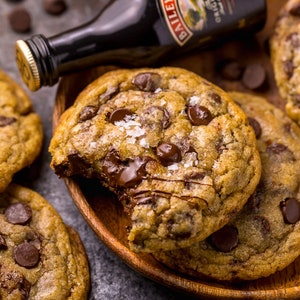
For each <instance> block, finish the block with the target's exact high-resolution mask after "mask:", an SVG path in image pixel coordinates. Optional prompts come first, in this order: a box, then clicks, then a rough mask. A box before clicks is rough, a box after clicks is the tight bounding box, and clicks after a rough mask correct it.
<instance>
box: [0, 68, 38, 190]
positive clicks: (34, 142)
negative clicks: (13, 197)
mask: <svg viewBox="0 0 300 300" xmlns="http://www.w3.org/2000/svg"><path fill="white" fill-rule="evenodd" d="M42 140H43V129H42V124H41V120H40V117H39V116H38V115H37V114H36V113H34V112H33V109H32V103H31V101H30V99H29V98H28V96H27V95H26V93H25V92H24V91H23V89H22V88H21V87H20V86H19V85H18V84H17V83H15V82H14V81H13V80H12V79H11V78H9V77H8V76H7V75H6V74H5V73H4V72H3V71H1V70H0V148H1V151H0V174H1V176H0V192H3V191H4V190H5V188H6V187H7V186H8V185H9V183H10V182H11V180H12V177H13V175H14V174H15V173H17V172H18V171H20V170H21V169H23V168H24V167H26V166H28V165H30V164H31V163H32V162H33V161H34V160H35V159H36V157H37V156H38V154H39V153H40V150H41V147H42Z"/></svg>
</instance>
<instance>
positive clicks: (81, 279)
mask: <svg viewBox="0 0 300 300" xmlns="http://www.w3.org/2000/svg"><path fill="white" fill-rule="evenodd" d="M88 290H89V268H88V262H87V257H86V254H85V249H84V247H83V245H82V243H81V240H80V237H79V235H78V234H77V232H76V231H75V230H74V229H73V228H71V227H69V226H66V225H65V224H64V223H63V221H62V219H61V217H60V216H59V215H58V213H57V212H56V211H55V210H54V208H53V207H52V206H51V205H50V204H49V203H48V202H47V201H46V200H45V199H44V198H42V196H40V195H39V194H37V193H36V192H34V191H32V190H30V189H28V188H25V187H22V186H19V185H16V184H10V185H9V186H8V188H7V189H6V191H5V192H4V193H2V194H0V298H1V299H7V300H15V299H32V300H33V299H36V300H42V299H61V300H65V299H70V300H71V299H72V300H77V299H78V300H82V299H87V293H88Z"/></svg>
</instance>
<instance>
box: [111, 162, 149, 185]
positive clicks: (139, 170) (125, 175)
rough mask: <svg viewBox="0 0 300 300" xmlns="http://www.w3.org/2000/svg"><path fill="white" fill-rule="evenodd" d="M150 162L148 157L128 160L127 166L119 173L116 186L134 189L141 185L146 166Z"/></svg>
mask: <svg viewBox="0 0 300 300" xmlns="http://www.w3.org/2000/svg"><path fill="white" fill-rule="evenodd" d="M149 160H151V158H149V157H136V158H135V159H133V160H130V161H129V163H128V165H127V166H126V167H124V168H122V170H121V171H120V172H119V175H118V177H117V182H116V183H117V185H118V186H122V187H126V188H128V187H134V186H136V185H138V184H139V183H141V181H142V180H143V178H144V177H145V175H146V169H145V167H146V164H147V162H148V161H149Z"/></svg>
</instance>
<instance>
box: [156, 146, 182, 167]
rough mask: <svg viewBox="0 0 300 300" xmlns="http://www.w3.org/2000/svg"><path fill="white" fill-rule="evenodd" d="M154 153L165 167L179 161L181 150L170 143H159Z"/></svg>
mask: <svg viewBox="0 0 300 300" xmlns="http://www.w3.org/2000/svg"><path fill="white" fill-rule="evenodd" d="M156 155H157V157H158V159H159V161H160V162H161V164H162V165H163V166H165V167H166V166H170V165H172V164H173V163H177V162H180V161H181V151H180V149H179V148H178V147H177V146H176V145H175V144H172V143H161V144H160V145H159V146H158V147H157V148H156Z"/></svg>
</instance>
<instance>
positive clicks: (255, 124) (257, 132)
mask: <svg viewBox="0 0 300 300" xmlns="http://www.w3.org/2000/svg"><path fill="white" fill-rule="evenodd" d="M248 120H249V124H250V126H251V127H252V128H253V130H254V133H255V136H256V138H257V139H259V138H260V137H261V132H262V130H261V126H260V124H259V123H258V121H256V120H255V119H254V118H251V117H248Z"/></svg>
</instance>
